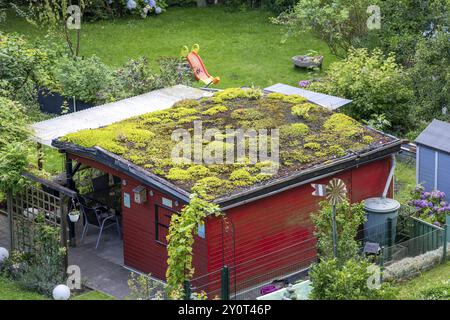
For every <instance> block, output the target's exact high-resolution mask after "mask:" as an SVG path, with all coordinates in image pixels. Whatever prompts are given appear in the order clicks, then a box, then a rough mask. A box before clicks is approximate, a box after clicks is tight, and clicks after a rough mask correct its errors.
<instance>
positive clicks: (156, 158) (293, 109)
mask: <svg viewBox="0 0 450 320" xmlns="http://www.w3.org/2000/svg"><path fill="white" fill-rule="evenodd" d="M195 120H201V121H202V127H203V132H204V131H205V130H206V129H208V128H217V129H219V130H221V131H222V132H225V129H244V130H247V129H255V130H259V129H274V128H278V129H279V136H280V147H279V152H280V154H279V156H280V167H279V170H278V171H277V172H276V173H275V174H272V175H270V174H267V173H264V172H266V171H264V170H263V171H262V169H263V168H264V167H266V166H271V165H272V163H270V161H263V162H258V163H256V164H250V163H249V159H248V158H246V159H244V161H243V163H235V164H208V165H207V164H176V163H174V162H173V161H172V159H171V152H172V149H173V147H174V146H175V145H176V144H177V142H176V141H172V139H171V134H172V132H173V131H174V130H175V129H179V128H183V129H188V130H189V131H190V132H192V131H193V127H194V125H193V122H194V121H195ZM224 137H225V135H223V137H222V138H224ZM269 137H270V136H269ZM216 138H217V137H216ZM392 140H393V138H391V137H389V136H386V135H383V134H381V133H379V132H377V131H375V130H371V129H369V128H366V127H364V126H363V125H361V124H360V123H358V122H357V121H355V120H354V119H352V118H350V117H348V116H346V115H345V114H342V113H333V112H332V111H329V110H328V109H325V108H323V107H320V106H318V105H315V104H312V103H310V102H308V101H306V100H305V99H304V98H303V97H301V96H297V95H289V96H287V95H283V94H278V93H270V94H267V95H265V94H263V93H262V92H261V91H260V90H258V89H237V88H231V89H226V90H224V91H219V92H217V93H215V94H214V95H213V96H212V97H209V98H203V99H201V100H183V101H180V102H178V103H176V104H175V105H174V106H173V107H172V108H170V109H166V110H162V111H155V112H151V113H147V114H144V115H141V116H138V117H134V118H130V119H127V120H124V121H121V122H117V123H114V124H112V125H109V126H107V127H103V128H99V129H93V130H82V131H79V132H76V133H71V134H68V135H66V136H64V137H62V138H60V141H62V142H66V143H73V144H75V145H78V146H81V147H85V148H91V147H94V146H99V147H101V148H103V149H105V150H107V151H109V152H112V153H114V154H116V155H119V156H120V157H122V158H124V159H127V160H129V161H130V162H132V163H134V164H135V165H138V166H140V167H142V168H145V169H146V170H148V171H150V172H152V173H154V174H156V175H158V176H160V177H163V178H165V179H167V180H169V181H171V182H172V183H174V184H175V185H177V186H178V187H180V188H182V189H183V190H186V191H188V192H192V191H195V190H196V188H197V187H202V188H203V189H206V190H208V192H209V194H210V195H211V196H212V197H213V198H220V197H222V196H225V195H229V194H231V193H236V192H239V191H243V190H244V189H248V188H251V187H254V186H256V185H261V184H266V183H268V182H271V181H274V180H276V179H279V178H283V177H287V176H290V175H292V174H294V173H299V172H301V171H302V170H304V169H306V168H312V167H314V166H318V165H321V164H326V163H331V162H333V161H334V160H336V159H338V158H342V157H345V156H346V155H349V154H353V153H357V152H361V151H364V150H370V149H375V148H377V147H379V146H381V145H384V144H386V143H387V142H390V141H392ZM223 141H225V140H223ZM269 142H270V140H269ZM211 143H212V144H217V143H221V144H222V145H223V148H224V149H226V148H227V147H229V146H227V143H226V142H219V141H213V142H209V143H205V142H203V147H204V148H205V147H207V146H208V144H209V145H210V144H211ZM248 148H249V144H248V143H247V144H246V155H247V156H248ZM204 150H205V149H204ZM269 150H270V148H269Z"/></svg>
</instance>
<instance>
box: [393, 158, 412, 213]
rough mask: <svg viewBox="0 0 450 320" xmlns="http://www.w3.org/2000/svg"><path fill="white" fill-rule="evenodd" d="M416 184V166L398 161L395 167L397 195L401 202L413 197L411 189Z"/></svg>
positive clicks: (395, 196)
mask: <svg viewBox="0 0 450 320" xmlns="http://www.w3.org/2000/svg"><path fill="white" fill-rule="evenodd" d="M415 186H416V168H415V166H414V165H413V164H409V163H405V162H400V161H397V162H396V167H395V195H394V198H395V199H396V200H397V201H399V202H400V203H402V204H403V203H406V202H407V201H408V200H410V199H411V191H412V190H413V189H414V188H415Z"/></svg>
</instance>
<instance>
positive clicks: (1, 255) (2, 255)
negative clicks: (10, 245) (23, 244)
mask: <svg viewBox="0 0 450 320" xmlns="http://www.w3.org/2000/svg"><path fill="white" fill-rule="evenodd" d="M8 258H9V251H8V250H6V248H3V247H0V263H2V262H3V261H5V260H6V259H8Z"/></svg>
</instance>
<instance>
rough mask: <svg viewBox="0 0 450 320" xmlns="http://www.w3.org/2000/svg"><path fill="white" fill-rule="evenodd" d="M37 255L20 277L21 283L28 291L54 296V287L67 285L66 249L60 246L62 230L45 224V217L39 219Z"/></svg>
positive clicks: (36, 237) (35, 238)
mask: <svg viewBox="0 0 450 320" xmlns="http://www.w3.org/2000/svg"><path fill="white" fill-rule="evenodd" d="M34 241H35V248H36V249H35V250H36V251H35V254H34V255H33V258H32V260H31V262H30V263H29V264H27V265H26V267H25V268H24V270H23V271H22V273H21V274H20V275H19V277H18V281H19V283H20V284H21V285H22V286H23V287H24V288H26V289H29V290H33V291H36V292H39V293H42V294H45V295H47V296H51V295H52V291H53V289H54V287H55V286H56V285H58V284H61V283H65V279H66V276H65V270H64V256H65V254H66V252H65V248H64V247H61V246H60V229H59V228H57V227H53V226H49V225H47V224H46V223H45V217H44V216H43V215H39V216H38V218H37V226H36V234H35V237H34Z"/></svg>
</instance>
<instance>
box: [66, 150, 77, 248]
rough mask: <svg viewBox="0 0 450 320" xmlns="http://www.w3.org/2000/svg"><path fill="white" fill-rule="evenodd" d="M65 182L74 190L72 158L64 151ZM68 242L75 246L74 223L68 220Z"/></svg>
mask: <svg viewBox="0 0 450 320" xmlns="http://www.w3.org/2000/svg"><path fill="white" fill-rule="evenodd" d="M65 155H66V166H65V167H66V182H67V188H68V189H70V190H75V181H73V167H72V159H70V157H69V154H68V153H67V152H66V153H65ZM68 223H69V242H70V246H72V247H75V246H76V233H75V223H73V222H71V221H69V222H68Z"/></svg>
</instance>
